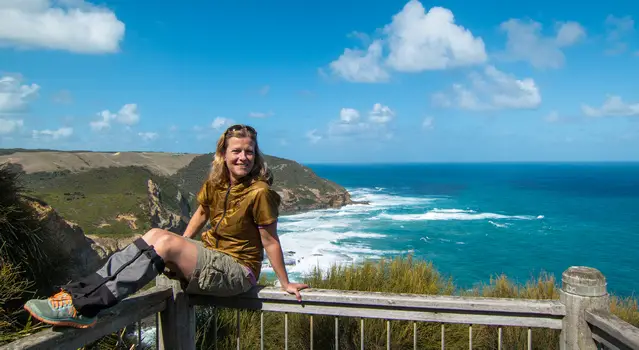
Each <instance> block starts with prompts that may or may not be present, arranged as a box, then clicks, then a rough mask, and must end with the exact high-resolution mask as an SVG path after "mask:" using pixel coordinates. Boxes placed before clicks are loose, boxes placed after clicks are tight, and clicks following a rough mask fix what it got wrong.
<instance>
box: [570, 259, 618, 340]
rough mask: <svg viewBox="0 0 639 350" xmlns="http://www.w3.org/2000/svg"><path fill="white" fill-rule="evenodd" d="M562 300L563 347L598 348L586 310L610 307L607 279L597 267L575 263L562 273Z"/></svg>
mask: <svg viewBox="0 0 639 350" xmlns="http://www.w3.org/2000/svg"><path fill="white" fill-rule="evenodd" d="M561 282H562V287H561V289H560V291H559V300H560V301H561V302H562V303H563V304H564V305H565V306H566V316H565V317H564V320H563V329H562V331H561V336H560V345H559V348H560V349H561V350H596V349H597V345H596V344H595V341H594V340H593V339H592V333H591V331H590V327H589V326H588V323H587V322H586V318H585V314H586V310H605V311H608V310H609V309H610V304H609V298H608V292H607V291H606V278H605V277H604V275H603V274H602V273H601V272H600V271H599V270H597V269H594V268H591V267H585V266H572V267H570V268H568V269H567V270H566V271H564V273H563V274H562V276H561Z"/></svg>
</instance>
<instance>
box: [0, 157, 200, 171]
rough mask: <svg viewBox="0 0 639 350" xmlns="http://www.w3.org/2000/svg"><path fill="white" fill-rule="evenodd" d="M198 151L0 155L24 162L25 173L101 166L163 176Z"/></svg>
mask: <svg viewBox="0 0 639 350" xmlns="http://www.w3.org/2000/svg"><path fill="white" fill-rule="evenodd" d="M197 156H198V154H182V153H155V152H118V153H101V152H55V151H53V152H16V153H13V154H10V155H4V156H0V164H2V163H5V162H10V163H18V164H21V165H22V167H23V169H24V171H25V172H26V173H34V172H40V171H56V170H67V169H68V170H71V171H74V172H75V171H82V170H89V169H92V168H101V167H120V166H131V165H135V166H143V167H146V168H148V169H151V170H152V171H154V172H156V173H158V174H160V175H172V174H174V173H175V172H177V170H178V169H180V168H183V167H185V166H186V165H188V164H189V163H190V162H191V160H193V158H195V157H197Z"/></svg>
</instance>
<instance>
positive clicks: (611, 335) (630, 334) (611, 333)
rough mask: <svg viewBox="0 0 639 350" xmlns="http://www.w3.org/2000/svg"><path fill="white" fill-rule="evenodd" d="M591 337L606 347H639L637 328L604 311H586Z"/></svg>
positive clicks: (630, 349) (619, 349) (626, 348)
mask: <svg viewBox="0 0 639 350" xmlns="http://www.w3.org/2000/svg"><path fill="white" fill-rule="evenodd" d="M586 322H588V324H589V325H590V329H591V331H592V338H593V339H594V340H595V341H597V342H599V343H600V344H602V345H604V346H606V349H614V350H617V349H618V350H637V349H639V328H637V327H634V326H633V325H631V324H629V323H628V322H626V321H624V320H622V319H620V318H619V317H617V316H615V315H613V314H611V313H610V312H606V311H586Z"/></svg>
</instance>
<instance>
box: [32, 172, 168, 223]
mask: <svg viewBox="0 0 639 350" xmlns="http://www.w3.org/2000/svg"><path fill="white" fill-rule="evenodd" d="M22 177H23V181H24V182H25V185H26V186H27V188H28V189H29V190H30V191H31V193H32V195H33V196H34V197H37V198H39V199H42V200H44V201H45V202H47V204H49V205H51V206H52V207H53V208H55V209H56V210H57V211H58V212H59V213H60V214H61V215H62V216H63V217H64V218H65V219H68V220H70V221H73V222H75V223H77V224H78V225H80V227H82V229H83V230H84V231H85V233H86V234H108V235H114V234H116V235H117V234H127V235H128V234H130V233H144V232H146V230H148V229H149V228H150V223H149V216H148V194H147V180H148V179H152V180H153V181H155V182H156V183H158V185H159V186H160V188H161V189H162V198H163V201H164V202H165V203H166V205H167V207H168V208H169V209H172V210H177V208H178V206H177V202H176V199H175V197H176V194H177V186H176V185H175V183H174V182H173V181H172V180H171V179H169V178H167V177H164V176H160V175H157V174H154V173H153V172H151V171H150V170H148V169H146V168H142V167H118V168H102V169H92V170H89V171H85V172H80V173H71V172H69V171H61V172H47V173H34V174H25V175H23V176H22Z"/></svg>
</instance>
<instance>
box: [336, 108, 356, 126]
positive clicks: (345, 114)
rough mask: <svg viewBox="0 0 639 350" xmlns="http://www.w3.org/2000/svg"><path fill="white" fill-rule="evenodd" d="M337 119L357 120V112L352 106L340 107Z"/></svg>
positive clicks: (346, 121) (345, 121)
mask: <svg viewBox="0 0 639 350" xmlns="http://www.w3.org/2000/svg"><path fill="white" fill-rule="evenodd" d="M339 119H340V120H341V121H342V122H344V123H353V122H356V121H358V120H359V112H358V111H357V110H356V109H353V108H342V110H341V111H340V112H339Z"/></svg>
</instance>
